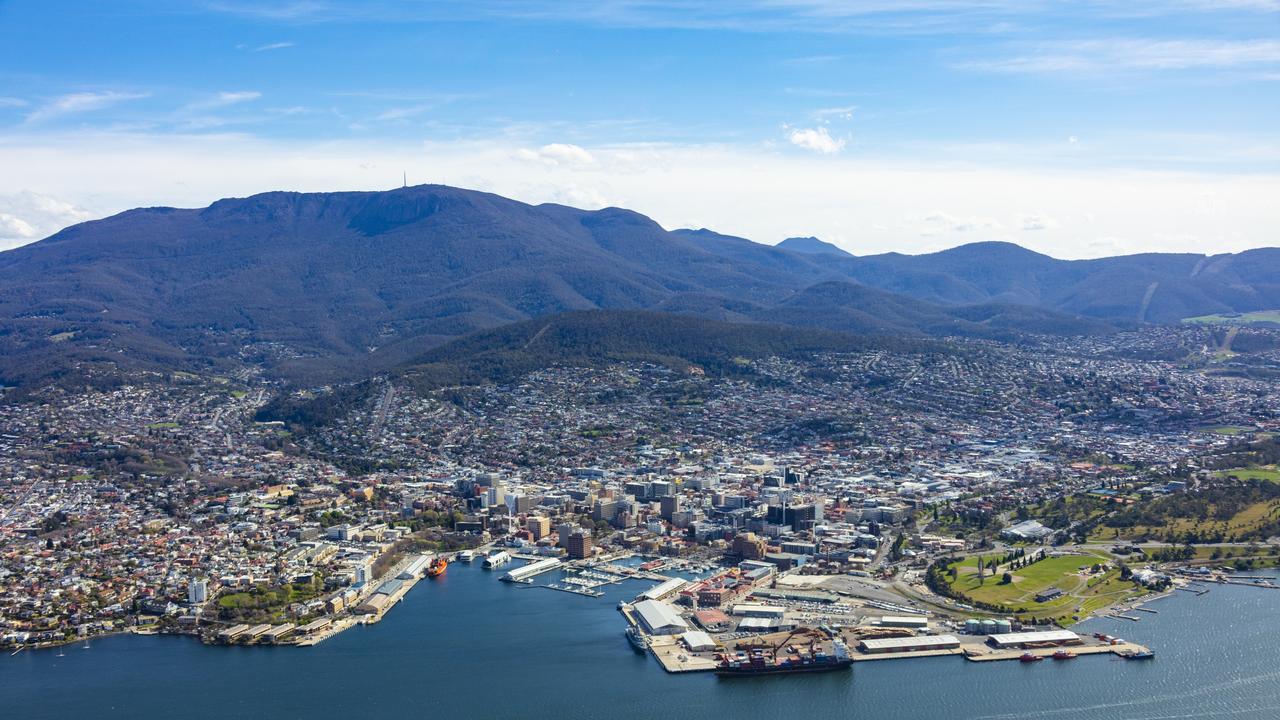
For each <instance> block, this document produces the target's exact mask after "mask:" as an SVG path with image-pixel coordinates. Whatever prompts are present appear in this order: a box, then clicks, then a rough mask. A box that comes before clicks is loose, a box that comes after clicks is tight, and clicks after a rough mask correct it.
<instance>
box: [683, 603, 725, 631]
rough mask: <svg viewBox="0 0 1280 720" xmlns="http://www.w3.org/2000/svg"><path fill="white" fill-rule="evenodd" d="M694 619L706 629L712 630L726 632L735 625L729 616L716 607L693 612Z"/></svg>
mask: <svg viewBox="0 0 1280 720" xmlns="http://www.w3.org/2000/svg"><path fill="white" fill-rule="evenodd" d="M693 619H694V621H695V622H697V623H698V624H699V625H701V626H702V628H703V629H704V630H710V631H711V632H724V631H725V630H728V629H729V628H731V627H733V621H732V620H730V619H729V616H728V615H725V614H724V613H723V612H721V611H720V610H716V609H714V608H713V609H711V610H699V611H698V612H696V613H694V614H693Z"/></svg>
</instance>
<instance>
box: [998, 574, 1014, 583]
mask: <svg viewBox="0 0 1280 720" xmlns="http://www.w3.org/2000/svg"><path fill="white" fill-rule="evenodd" d="M1011 582H1013V573H1009V572H1006V573H1005V574H1004V575H1003V576H1001V578H1000V584H1001V585H1008V584H1009V583H1011Z"/></svg>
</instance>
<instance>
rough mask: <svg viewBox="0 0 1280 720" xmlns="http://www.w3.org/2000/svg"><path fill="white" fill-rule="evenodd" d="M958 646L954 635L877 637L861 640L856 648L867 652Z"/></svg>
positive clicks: (954, 647) (957, 647)
mask: <svg viewBox="0 0 1280 720" xmlns="http://www.w3.org/2000/svg"><path fill="white" fill-rule="evenodd" d="M959 647H960V641H959V640H958V639H956V636H954V635H921V636H919V637H899V638H877V639H875V640H863V641H862V642H860V643H858V649H859V650H861V651H862V652H864V653H867V654H876V653H901V652H921V651H924V650H956V649H959Z"/></svg>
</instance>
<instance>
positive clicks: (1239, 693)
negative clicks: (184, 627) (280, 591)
mask: <svg viewBox="0 0 1280 720" xmlns="http://www.w3.org/2000/svg"><path fill="white" fill-rule="evenodd" d="M500 574H501V573H498V572H490V571H485V570H482V569H481V568H480V567H479V566H478V565H472V566H467V565H463V564H454V565H452V566H451V567H450V568H449V570H448V573H446V574H445V575H444V576H442V577H440V578H436V579H429V580H424V581H423V582H421V583H420V584H419V585H418V586H417V587H416V588H415V589H414V590H412V591H411V592H410V593H409V594H408V596H407V597H406V598H405V599H404V602H403V603H401V604H400V605H399V606H397V607H396V608H394V609H392V610H391V611H390V612H389V613H388V614H387V616H386V618H385V619H384V620H383V621H382V622H381V623H378V624H376V625H372V626H369V627H357V628H353V629H352V630H349V631H347V632H345V633H342V634H340V635H338V636H336V637H333V638H331V639H329V640H326V641H325V642H323V643H321V644H320V645H317V646H315V647H311V648H293V647H258V648H238V647H205V646H202V645H200V644H199V643H198V642H196V641H194V640H191V639H187V638H178V637H165V636H128V635H124V636H116V637H110V638H103V639H100V640H95V641H94V642H93V643H92V645H91V647H90V648H89V649H87V650H86V649H83V648H82V647H81V646H80V645H72V646H69V647H68V648H66V650H65V651H64V652H65V654H64V655H63V656H59V654H58V651H57V650H40V651H24V652H22V653H20V654H18V655H16V656H12V657H9V656H4V657H0V708H3V710H2V711H0V716H3V717H12V718H23V719H24V720H31V719H34V718H75V717H85V718H90V717H91V718H131V719H138V718H167V717H179V716H180V717H184V718H219V719H220V720H226V719H227V718H307V719H309V720H315V719H317V718H351V717H360V716H372V715H374V714H376V715H378V716H381V717H388V716H394V717H411V718H417V717H450V718H507V717H516V716H518V715H519V716H525V717H554V718H557V719H559V720H573V719H576V718H602V717H608V718H620V719H624V720H627V719H630V718H652V717H655V716H662V717H675V718H693V719H698V720H701V719H703V718H705V719H707V720H710V719H712V718H715V719H717V720H719V719H721V718H725V717H768V716H781V717H795V718H803V717H824V718H826V717H841V718H876V719H877V720H908V719H912V720H914V719H920V718H924V719H927V718H946V719H947V720H964V719H975V720H977V719H983V720H1020V719H1022V718H1045V719H1048V720H1052V719H1054V718H1064V719H1065V718H1071V719H1073V720H1077V719H1080V718H1107V719H1108V720H1116V719H1122V718H1130V719H1133V720H1164V719H1166V718H1193V717H1194V718H1240V719H1245V720H1249V719H1253V718H1258V719H1261V718H1267V719H1269V720H1270V719H1273V718H1276V717H1280V652H1278V651H1277V649H1276V644H1275V637H1276V635H1277V633H1278V632H1280V612H1278V611H1280V591H1276V590H1263V589H1257V588H1249V587H1237V586H1220V585H1214V586H1212V588H1213V589H1212V591H1211V592H1210V593H1209V594H1207V595H1204V596H1199V597H1197V596H1195V595H1193V594H1191V593H1184V592H1177V593H1174V594H1173V596H1171V597H1169V598H1166V599H1162V600H1158V601H1156V602H1154V603H1152V604H1151V605H1150V606H1149V607H1151V608H1152V609H1155V610H1157V611H1158V614H1149V613H1142V615H1143V617H1142V619H1141V621H1140V622H1136V623H1135V622H1128V621H1124V620H1112V619H1097V620H1092V621H1089V622H1088V623H1086V624H1085V625H1083V626H1082V627H1081V628H1080V630H1082V631H1088V632H1095V631H1101V632H1108V633H1111V634H1115V635H1119V636H1121V637H1124V638H1126V639H1131V640H1134V641H1136V642H1140V643H1142V644H1144V645H1149V646H1150V647H1152V648H1154V649H1155V650H1156V651H1157V657H1156V659H1155V660H1153V661H1146V662H1141V661H1124V660H1120V659H1113V658H1112V657H1110V656H1106V657H1082V658H1079V659H1077V660H1073V661H1070V662H1059V663H1055V662H1045V663H1034V664H1027V665H1024V664H1020V663H970V662H965V661H964V660H962V659H960V658H956V657H942V658H929V659H920V660H902V661H887V662H875V663H860V664H858V665H857V666H856V667H855V668H854V669H853V670H852V671H851V672H848V673H830V674H817V675H799V676H775V677H765V678H751V679H728V680H726V679H719V678H716V677H715V676H714V675H711V674H693V675H667V674H666V673H664V672H663V671H662V670H661V669H660V668H659V666H658V664H657V663H656V662H654V661H653V659H652V658H648V657H645V656H642V655H639V654H637V653H635V652H634V651H633V650H632V649H631V647H630V646H629V645H628V643H627V640H626V638H625V637H624V635H623V629H624V627H625V625H624V623H623V621H622V618H621V617H620V616H619V615H618V612H617V610H616V609H615V606H616V604H617V602H618V601H619V600H623V599H630V598H632V597H633V596H634V595H635V594H636V593H637V592H639V591H640V590H643V589H645V588H646V587H648V586H649V585H650V584H651V583H647V582H637V581H628V582H625V583H622V584H621V585H608V586H604V587H602V588H601V589H602V590H604V591H605V595H604V596H603V597H600V598H589V597H582V596H579V595H574V594H570V593H563V592H554V591H551V590H546V589H541V588H536V587H530V586H526V585H520V584H511V583H502V582H499V581H498V577H499V575H500ZM546 580H547V578H542V579H541V581H542V582H546Z"/></svg>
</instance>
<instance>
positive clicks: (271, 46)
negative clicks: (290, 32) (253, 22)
mask: <svg viewBox="0 0 1280 720" xmlns="http://www.w3.org/2000/svg"><path fill="white" fill-rule="evenodd" d="M296 44H297V43H292V42H273V43H267V44H266V45H259V46H258V47H256V48H254V49H253V51H254V52H268V51H271V50H284V49H285V48H291V47H294V46H295V45H296Z"/></svg>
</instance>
